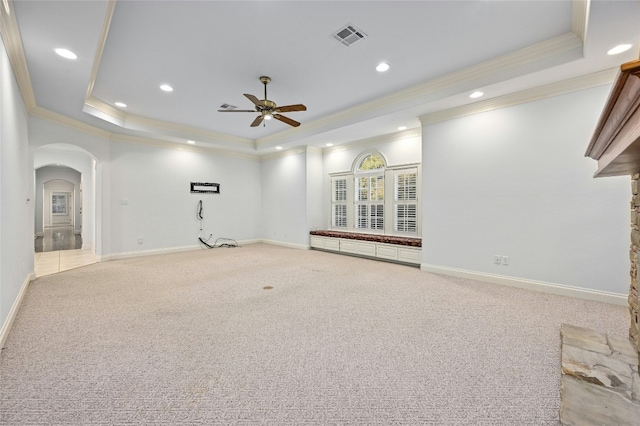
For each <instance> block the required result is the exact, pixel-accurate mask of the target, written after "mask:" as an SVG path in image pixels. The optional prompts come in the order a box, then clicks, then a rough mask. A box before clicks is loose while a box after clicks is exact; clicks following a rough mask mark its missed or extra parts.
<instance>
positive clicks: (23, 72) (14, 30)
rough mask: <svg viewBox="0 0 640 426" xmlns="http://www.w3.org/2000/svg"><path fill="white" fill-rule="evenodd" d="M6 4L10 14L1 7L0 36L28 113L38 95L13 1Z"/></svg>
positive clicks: (7, 0)
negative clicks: (34, 88) (25, 53)
mask: <svg viewBox="0 0 640 426" xmlns="http://www.w3.org/2000/svg"><path fill="white" fill-rule="evenodd" d="M5 4H6V5H8V6H9V13H7V11H6V10H5V8H4V7H0V35H1V36H2V41H3V42H4V46H5V49H6V50H7V56H9V62H10V63H11V67H12V68H13V73H14V75H15V77H16V81H17V82H18V87H19V88H20V93H21V94H22V99H23V100H24V103H25V106H26V107H27V111H29V112H30V111H31V110H32V109H34V108H35V107H36V106H37V104H36V95H35V93H34V92H33V86H32V85H31V76H30V75H29V67H28V66H27V59H26V58H25V56H24V47H23V46H22V38H21V37H20V29H19V28H18V21H17V20H16V14H15V10H14V8H13V1H11V0H6V3H5Z"/></svg>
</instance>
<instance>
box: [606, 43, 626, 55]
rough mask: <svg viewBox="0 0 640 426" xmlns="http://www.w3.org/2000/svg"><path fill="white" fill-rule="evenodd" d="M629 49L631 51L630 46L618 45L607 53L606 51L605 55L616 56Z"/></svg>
mask: <svg viewBox="0 0 640 426" xmlns="http://www.w3.org/2000/svg"><path fill="white" fill-rule="evenodd" d="M629 49H631V45H630V44H619V45H617V46H616V47H614V48H613V49H609V51H607V55H617V54H618V53H622V52H626V51H627V50H629Z"/></svg>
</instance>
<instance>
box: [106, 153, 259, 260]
mask: <svg viewBox="0 0 640 426" xmlns="http://www.w3.org/2000/svg"><path fill="white" fill-rule="evenodd" d="M110 146H111V152H110V158H111V161H110V163H109V172H110V176H111V180H110V187H111V193H110V195H109V197H108V198H107V203H108V205H109V206H110V207H109V208H110V217H111V236H110V238H111V253H112V254H113V255H115V256H118V255H127V254H131V253H134V252H139V251H150V250H151V251H154V250H162V249H175V248H186V247H198V245H199V242H198V233H199V229H200V228H199V227H200V223H199V221H198V220H197V218H196V207H197V204H198V200H202V202H203V207H204V217H205V220H204V230H203V232H204V233H206V234H207V235H208V234H213V238H212V240H211V242H213V241H214V240H215V239H216V238H219V237H224V238H232V239H235V240H238V241H240V240H252V239H257V238H259V234H260V223H261V213H260V202H261V195H260V162H259V161H257V160H254V159H243V158H234V157H229V156H224V157H223V156H217V155H213V154H210V153H201V152H196V151H191V150H188V149H187V150H177V149H169V148H161V147H157V146H153V145H142V144H130V143H123V142H117V141H111V142H110ZM190 182H214V183H219V184H220V194H191V193H190ZM123 200H124V201H123ZM123 202H124V203H126V204H123ZM138 238H143V243H142V244H139V243H138V241H137V240H138Z"/></svg>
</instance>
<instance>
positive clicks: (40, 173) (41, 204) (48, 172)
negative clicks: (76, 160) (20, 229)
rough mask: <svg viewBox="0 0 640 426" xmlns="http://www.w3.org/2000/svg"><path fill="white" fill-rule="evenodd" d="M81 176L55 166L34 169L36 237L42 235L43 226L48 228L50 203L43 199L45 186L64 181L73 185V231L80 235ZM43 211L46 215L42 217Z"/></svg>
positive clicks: (73, 171) (69, 169)
mask: <svg viewBox="0 0 640 426" xmlns="http://www.w3.org/2000/svg"><path fill="white" fill-rule="evenodd" d="M81 178H82V176H81V174H80V172H78V171H77V170H74V169H72V168H69V167H57V166H45V167H40V168H38V169H36V186H35V196H34V198H35V200H34V202H35V232H36V234H38V235H42V233H43V224H44V226H50V225H49V224H48V222H49V219H50V217H51V216H50V215H49V214H48V212H49V209H50V203H49V201H50V200H48V198H45V188H44V186H45V184H46V183H47V182H50V181H54V180H64V181H67V182H70V183H72V184H73V208H74V215H75V223H74V225H75V226H74V231H75V232H76V233H80V231H81V230H82V213H81V206H82V200H81V196H82V194H81V191H80V187H81ZM43 211H46V212H47V214H45V215H44V216H43Z"/></svg>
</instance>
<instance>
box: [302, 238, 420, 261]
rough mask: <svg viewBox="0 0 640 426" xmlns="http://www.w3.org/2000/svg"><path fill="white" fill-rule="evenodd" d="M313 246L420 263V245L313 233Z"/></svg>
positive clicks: (311, 240) (311, 241) (311, 243)
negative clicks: (403, 244)
mask: <svg viewBox="0 0 640 426" xmlns="http://www.w3.org/2000/svg"><path fill="white" fill-rule="evenodd" d="M310 245H311V248H315V249H321V250H330V251H336V252H341V253H349V254H355V255H359V256H366V257H372V258H378V259H385V260H392V261H396V262H402V263H410V264H413V265H419V264H420V253H421V249H420V248H419V247H410V246H401V245H395V244H386V243H377V242H373V241H361V240H351V239H345V238H333V237H323V236H318V235H311V237H310Z"/></svg>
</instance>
